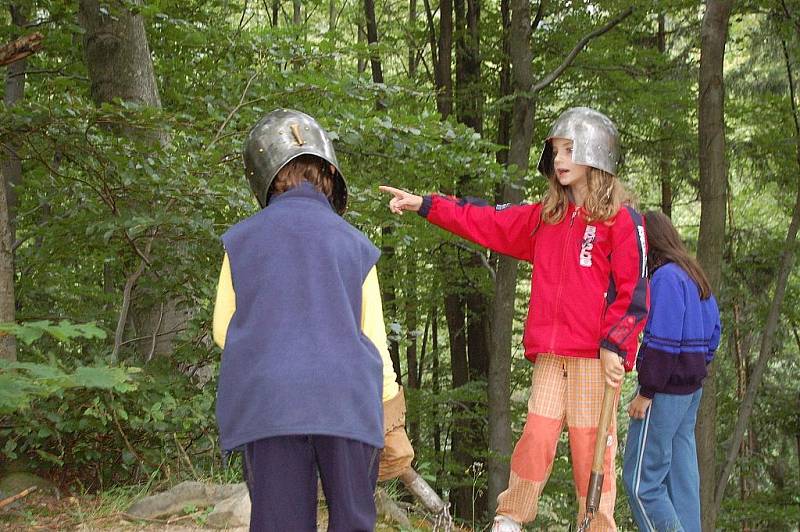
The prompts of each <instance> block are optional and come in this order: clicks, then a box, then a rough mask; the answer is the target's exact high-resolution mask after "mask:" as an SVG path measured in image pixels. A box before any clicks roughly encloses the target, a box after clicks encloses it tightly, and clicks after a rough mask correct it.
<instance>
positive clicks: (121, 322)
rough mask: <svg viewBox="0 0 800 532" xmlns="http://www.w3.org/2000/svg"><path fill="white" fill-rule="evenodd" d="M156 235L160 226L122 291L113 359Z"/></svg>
mask: <svg viewBox="0 0 800 532" xmlns="http://www.w3.org/2000/svg"><path fill="white" fill-rule="evenodd" d="M156 235H158V227H155V228H153V232H152V234H151V235H150V240H149V241H148V242H147V248H146V249H145V252H144V253H145V256H142V260H141V262H139V267H138V268H136V271H134V272H133V273H131V274H130V275H129V276H128V278H127V279H126V280H125V288H124V289H123V291H122V308H121V309H120V312H119V319H118V320H117V329H116V331H115V332H114V348H113V350H112V351H111V357H112V359H113V360H116V359H117V356H118V355H119V349H120V347H121V346H122V336H123V334H124V333H125V323H126V322H127V321H128V311H129V310H130V307H131V293H132V292H133V287H134V285H135V284H136V281H138V280H139V277H141V276H142V274H143V273H144V269H145V266H146V265H147V260H146V255H149V254H150V249H151V248H152V246H153V241H154V240H155V239H156Z"/></svg>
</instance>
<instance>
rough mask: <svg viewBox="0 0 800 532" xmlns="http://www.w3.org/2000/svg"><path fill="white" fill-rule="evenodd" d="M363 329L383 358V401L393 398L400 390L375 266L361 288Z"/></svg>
mask: <svg viewBox="0 0 800 532" xmlns="http://www.w3.org/2000/svg"><path fill="white" fill-rule="evenodd" d="M361 291H362V294H361V331H362V332H363V333H364V334H365V335H366V337H367V338H369V339H370V340H372V343H373V344H375V347H377V348H378V352H379V353H380V354H381V360H383V402H384V403H385V402H386V401H388V400H390V399H392V398H393V397H395V396H396V395H397V393H398V392H399V391H400V387H399V386H398V384H397V375H396V374H395V372H394V367H393V366H392V359H391V358H389V349H388V347H387V343H386V325H385V324H384V323H383V305H382V303H381V289H380V285H379V284H378V270H376V269H375V267H374V266H373V267H372V269H371V270H370V271H369V273H368V274H367V278H366V279H364V285H363V286H362V288H361Z"/></svg>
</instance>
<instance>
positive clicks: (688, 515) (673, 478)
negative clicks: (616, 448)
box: [622, 388, 703, 532]
mask: <svg viewBox="0 0 800 532" xmlns="http://www.w3.org/2000/svg"><path fill="white" fill-rule="evenodd" d="M702 393H703V389H702V388H701V389H699V390H697V391H696V392H694V393H691V394H687V395H672V394H665V393H657V394H655V397H653V402H652V403H651V404H650V408H648V409H647V413H646V414H645V417H644V419H631V424H630V427H629V428H628V441H627V443H626V444H625V458H624V461H623V465H622V480H623V482H624V484H625V491H626V492H627V493H628V500H629V501H630V503H631V512H632V513H633V518H634V519H635V520H636V524H637V525H639V530H646V531H648V532H650V531H657V532H667V531H669V532H672V531H680V532H700V475H699V473H698V470H697V447H696V444H695V439H694V426H695V422H696V421H697V409H698V407H699V405H700V397H701V396H702Z"/></svg>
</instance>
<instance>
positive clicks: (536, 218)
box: [380, 186, 541, 262]
mask: <svg viewBox="0 0 800 532" xmlns="http://www.w3.org/2000/svg"><path fill="white" fill-rule="evenodd" d="M380 190H382V191H383V192H386V193H389V194H391V195H392V199H391V200H390V201H389V209H391V211H392V212H394V213H396V214H402V213H403V212H404V211H413V212H418V213H419V214H420V215H421V216H424V217H425V218H426V219H427V220H428V221H429V222H431V223H432V224H434V225H438V226H439V227H441V228H442V229H446V230H447V231H450V232H451V233H453V234H456V235H458V236H460V237H462V238H466V239H467V240H470V241H472V242H475V243H476V244H480V245H481V246H484V247H486V248H489V249H491V250H492V251H496V252H498V253H502V254H503V255H508V256H510V257H514V258H516V259H521V260H526V261H529V262H530V261H532V260H533V247H534V243H535V233H536V228H537V227H538V226H539V223H540V222H541V218H540V213H541V206H540V205H539V204H534V205H502V206H498V207H493V206H491V205H487V204H486V203H485V202H482V201H476V200H472V199H459V198H452V197H446V196H439V195H434V196H425V197H422V196H418V195H416V194H412V193H410V192H406V191H404V190H400V189H397V188H394V187H387V186H381V187H380Z"/></svg>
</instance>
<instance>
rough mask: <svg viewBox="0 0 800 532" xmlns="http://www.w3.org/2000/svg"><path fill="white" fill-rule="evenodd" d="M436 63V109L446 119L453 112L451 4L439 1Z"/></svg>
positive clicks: (448, 0) (449, 0) (450, 0)
mask: <svg viewBox="0 0 800 532" xmlns="http://www.w3.org/2000/svg"><path fill="white" fill-rule="evenodd" d="M437 48H438V50H437V54H436V57H437V59H438V60H437V61H436V63H435V70H434V72H435V78H436V79H435V83H436V109H437V110H438V111H439V114H440V115H441V117H442V120H447V117H449V116H450V114H451V113H452V112H453V70H452V66H451V61H452V58H453V50H452V48H453V2H452V0H441V1H440V2H439V40H438V47H437Z"/></svg>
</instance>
